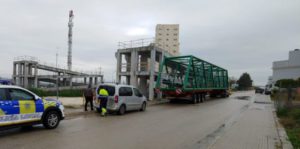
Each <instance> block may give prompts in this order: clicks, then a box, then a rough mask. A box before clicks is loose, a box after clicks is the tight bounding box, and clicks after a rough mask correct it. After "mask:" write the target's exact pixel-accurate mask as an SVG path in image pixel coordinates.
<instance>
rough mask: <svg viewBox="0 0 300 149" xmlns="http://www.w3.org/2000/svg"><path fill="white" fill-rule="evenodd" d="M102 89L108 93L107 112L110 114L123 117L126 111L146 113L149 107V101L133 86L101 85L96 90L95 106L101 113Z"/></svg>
mask: <svg viewBox="0 0 300 149" xmlns="http://www.w3.org/2000/svg"><path fill="white" fill-rule="evenodd" d="M100 89H106V90H107V91H108V94H109V96H108V100H107V110H108V111H110V112H118V113H119V114H120V115H123V114H124V113H125V112H126V111H131V110H140V111H145V110H146V106H147V99H146V97H145V96H143V94H141V92H140V91H139V90H138V89H137V88H135V87H134V86H131V85H121V84H108V83H104V84H100V85H99V86H98V87H97V89H96V97H97V98H96V100H95V102H94V106H95V107H96V109H97V111H98V112H100V111H101V110H100V100H99V99H98V98H99V96H100V95H99V91H100Z"/></svg>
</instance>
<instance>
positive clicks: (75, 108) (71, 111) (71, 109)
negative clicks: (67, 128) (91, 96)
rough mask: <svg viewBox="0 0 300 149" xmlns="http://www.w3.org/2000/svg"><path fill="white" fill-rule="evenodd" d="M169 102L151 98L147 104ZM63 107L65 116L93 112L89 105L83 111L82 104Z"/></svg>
mask: <svg viewBox="0 0 300 149" xmlns="http://www.w3.org/2000/svg"><path fill="white" fill-rule="evenodd" d="M167 102H169V100H166V99H163V100H152V101H148V106H155V105H160V104H165V103H167ZM64 107H65V115H66V117H69V116H78V115H87V114H92V113H95V112H93V111H90V107H88V111H84V105H83V104H82V105H75V104H67V105H64Z"/></svg>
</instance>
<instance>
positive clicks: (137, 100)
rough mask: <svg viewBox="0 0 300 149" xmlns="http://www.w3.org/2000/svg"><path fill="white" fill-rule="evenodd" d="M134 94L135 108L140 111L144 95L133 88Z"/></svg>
mask: <svg viewBox="0 0 300 149" xmlns="http://www.w3.org/2000/svg"><path fill="white" fill-rule="evenodd" d="M133 93H134V103H135V108H136V109H140V108H141V107H142V103H143V100H142V97H143V95H142V94H141V92H140V91H139V90H138V89H137V88H133Z"/></svg>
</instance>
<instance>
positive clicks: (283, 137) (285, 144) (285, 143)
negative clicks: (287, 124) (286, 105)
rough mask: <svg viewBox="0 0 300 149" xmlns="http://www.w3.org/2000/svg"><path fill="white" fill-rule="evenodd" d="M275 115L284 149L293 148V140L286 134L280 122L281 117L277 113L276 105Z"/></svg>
mask: <svg viewBox="0 0 300 149" xmlns="http://www.w3.org/2000/svg"><path fill="white" fill-rule="evenodd" d="M273 117H274V121H275V126H276V130H277V134H278V136H279V139H280V143H281V148H282V149H293V146H292V144H291V142H290V141H289V138H288V136H287V134H286V131H285V129H284V127H283V126H282V125H281V124H280V122H279V119H278V117H277V115H276V111H275V109H274V107H273Z"/></svg>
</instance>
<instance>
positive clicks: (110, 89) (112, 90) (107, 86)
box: [97, 85, 115, 96]
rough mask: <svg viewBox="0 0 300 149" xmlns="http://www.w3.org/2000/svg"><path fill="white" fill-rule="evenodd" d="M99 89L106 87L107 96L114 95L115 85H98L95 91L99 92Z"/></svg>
mask: <svg viewBox="0 0 300 149" xmlns="http://www.w3.org/2000/svg"><path fill="white" fill-rule="evenodd" d="M101 89H106V90H107V92H108V95H109V96H114V95H115V87H114V86H109V85H100V86H99V88H98V90H97V93H99V91H100V90H101Z"/></svg>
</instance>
